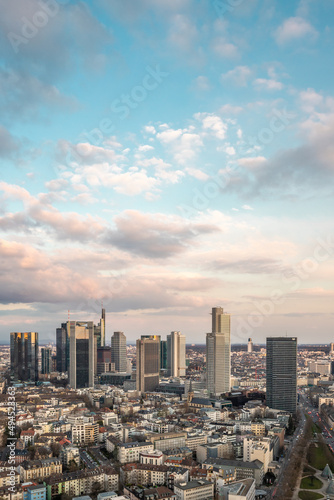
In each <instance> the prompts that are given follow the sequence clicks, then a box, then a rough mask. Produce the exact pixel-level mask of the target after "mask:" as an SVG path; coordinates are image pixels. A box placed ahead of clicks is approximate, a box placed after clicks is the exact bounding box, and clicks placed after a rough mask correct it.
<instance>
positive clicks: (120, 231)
mask: <svg viewBox="0 0 334 500" xmlns="http://www.w3.org/2000/svg"><path fill="white" fill-rule="evenodd" d="M114 223H115V225H116V229H115V230H111V231H109V232H108V234H107V236H106V242H107V243H109V244H112V245H115V246H116V247H117V248H119V249H122V250H126V251H130V252H134V253H136V254H140V255H144V256H145V257H147V258H156V259H164V258H167V257H170V256H171V255H173V254H178V253H181V252H184V251H185V250H186V248H187V247H188V246H189V245H191V244H192V241H193V240H195V239H196V238H197V236H198V235H200V234H208V233H212V232H216V231H219V229H218V228H217V227H215V226H214V225H212V224H194V223H193V224H188V223H186V222H185V221H184V220H183V219H182V218H181V217H177V216H166V215H164V214H159V213H158V214H143V213H140V212H138V211H135V210H127V211H125V212H124V213H123V214H122V215H120V216H117V217H115V219H114Z"/></svg>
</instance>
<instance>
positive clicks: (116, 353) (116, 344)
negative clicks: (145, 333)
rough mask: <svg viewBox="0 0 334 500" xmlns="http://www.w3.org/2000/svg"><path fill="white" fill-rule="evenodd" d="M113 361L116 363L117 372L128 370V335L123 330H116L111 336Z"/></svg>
mask: <svg viewBox="0 0 334 500" xmlns="http://www.w3.org/2000/svg"><path fill="white" fill-rule="evenodd" d="M111 362H112V363H115V371H116V372H126V369H127V362H126V336H125V335H124V333H123V332H114V335H113V336H112V337H111Z"/></svg>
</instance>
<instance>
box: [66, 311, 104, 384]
mask: <svg viewBox="0 0 334 500" xmlns="http://www.w3.org/2000/svg"><path fill="white" fill-rule="evenodd" d="M67 333H68V336H69V344H70V364H69V382H70V386H71V387H72V388H73V389H80V388H84V387H93V386H94V373H95V363H96V352H97V347H96V345H95V344H96V342H95V336H94V324H93V322H92V321H87V322H84V321H68V323H67Z"/></svg>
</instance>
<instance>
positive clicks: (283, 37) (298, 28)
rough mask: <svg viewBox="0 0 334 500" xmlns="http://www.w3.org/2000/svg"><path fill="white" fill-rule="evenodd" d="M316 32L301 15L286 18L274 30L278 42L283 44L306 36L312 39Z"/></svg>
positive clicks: (316, 34)
mask: <svg viewBox="0 0 334 500" xmlns="http://www.w3.org/2000/svg"><path fill="white" fill-rule="evenodd" d="M317 36H318V32H317V31H316V30H315V28H313V26H312V25H311V24H310V23H309V22H308V21H306V20H305V19H303V18H302V17H290V18H289V19H286V20H285V21H284V22H283V24H281V26H279V27H278V28H277V30H276V32H275V38H276V41H277V43H278V44H280V45H283V44H286V43H289V42H293V41H295V40H298V39H299V38H306V37H307V38H308V40H310V39H311V40H314V39H315V38H316V37H317Z"/></svg>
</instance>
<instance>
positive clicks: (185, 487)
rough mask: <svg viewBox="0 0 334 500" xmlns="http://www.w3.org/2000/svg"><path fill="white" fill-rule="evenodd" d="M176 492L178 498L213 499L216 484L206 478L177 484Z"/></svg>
mask: <svg viewBox="0 0 334 500" xmlns="http://www.w3.org/2000/svg"><path fill="white" fill-rule="evenodd" d="M174 493H175V495H176V498H177V500H213V498H214V485H213V483H211V482H209V481H206V480H204V479H203V480H201V481H189V482H188V483H179V484H177V485H175V486H174Z"/></svg>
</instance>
